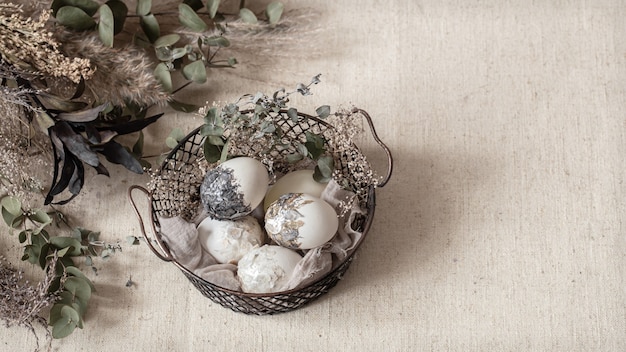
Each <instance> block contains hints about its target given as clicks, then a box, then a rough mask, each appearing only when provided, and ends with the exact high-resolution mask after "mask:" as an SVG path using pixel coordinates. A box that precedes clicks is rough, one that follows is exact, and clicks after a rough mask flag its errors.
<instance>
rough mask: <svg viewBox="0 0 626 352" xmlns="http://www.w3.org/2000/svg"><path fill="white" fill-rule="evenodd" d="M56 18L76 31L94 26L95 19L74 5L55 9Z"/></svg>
mask: <svg viewBox="0 0 626 352" xmlns="http://www.w3.org/2000/svg"><path fill="white" fill-rule="evenodd" d="M56 19H57V21H58V22H59V23H60V24H62V25H64V26H66V27H69V28H71V29H74V30H77V31H84V30H87V29H91V28H93V27H95V26H96V21H94V20H93V18H91V16H89V15H88V14H87V13H85V11H83V10H81V9H80V8H78V7H74V6H63V7H61V8H60V9H59V11H57V14H56Z"/></svg>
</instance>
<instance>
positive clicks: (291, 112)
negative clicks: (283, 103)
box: [287, 108, 300, 123]
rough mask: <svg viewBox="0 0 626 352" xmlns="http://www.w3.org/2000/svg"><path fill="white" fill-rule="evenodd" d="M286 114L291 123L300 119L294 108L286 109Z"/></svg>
mask: <svg viewBox="0 0 626 352" xmlns="http://www.w3.org/2000/svg"><path fill="white" fill-rule="evenodd" d="M287 116H289V118H290V119H291V121H293V123H298V122H299V121H300V117H299V116H298V110H296V108H289V110H287Z"/></svg>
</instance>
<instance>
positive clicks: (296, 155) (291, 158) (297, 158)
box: [287, 153, 304, 163]
mask: <svg viewBox="0 0 626 352" xmlns="http://www.w3.org/2000/svg"><path fill="white" fill-rule="evenodd" d="M302 159H304V156H303V155H302V154H300V153H293V154H289V155H287V162H288V163H295V162H297V161H300V160H302Z"/></svg>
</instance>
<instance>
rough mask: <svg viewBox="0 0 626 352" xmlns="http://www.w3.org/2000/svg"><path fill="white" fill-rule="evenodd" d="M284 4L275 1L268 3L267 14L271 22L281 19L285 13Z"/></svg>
mask: <svg viewBox="0 0 626 352" xmlns="http://www.w3.org/2000/svg"><path fill="white" fill-rule="evenodd" d="M283 10H284V6H283V4H282V3H280V2H278V1H275V2H272V3H270V4H269V5H267V7H266V8H265V15H267V20H268V21H269V23H270V24H274V23H277V22H278V21H280V17H281V16H282V15H283Z"/></svg>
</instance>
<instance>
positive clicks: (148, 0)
mask: <svg viewBox="0 0 626 352" xmlns="http://www.w3.org/2000/svg"><path fill="white" fill-rule="evenodd" d="M135 11H136V12H137V15H139V16H148V15H149V14H150V11H152V0H138V1H137V9H136V10H135Z"/></svg>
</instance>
